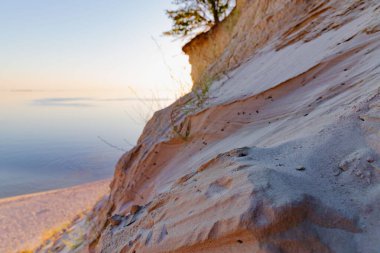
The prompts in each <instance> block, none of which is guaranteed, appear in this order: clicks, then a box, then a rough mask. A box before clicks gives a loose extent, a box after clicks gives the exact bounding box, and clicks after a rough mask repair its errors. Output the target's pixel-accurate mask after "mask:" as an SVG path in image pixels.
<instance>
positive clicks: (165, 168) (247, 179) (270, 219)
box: [41, 0, 380, 253]
mask: <svg viewBox="0 0 380 253" xmlns="http://www.w3.org/2000/svg"><path fill="white" fill-rule="evenodd" d="M184 51H185V52H187V53H188V54H189V55H190V62H191V64H192V66H193V72H192V75H193V79H194V81H195V84H196V85H195V88H194V91H193V92H192V93H190V94H188V95H187V96H185V97H183V98H181V99H180V100H178V101H176V102H175V103H174V104H173V105H171V106H170V107H168V108H166V109H164V110H161V111H159V112H157V113H155V115H154V116H153V118H152V119H151V120H150V121H149V122H148V124H147V125H146V127H145V130H144V132H143V134H142V136H141V137H140V139H139V141H138V144H137V145H136V147H135V148H134V149H133V150H131V151H130V152H129V153H127V154H125V155H124V156H123V157H122V158H121V159H120V161H119V163H118V165H117V168H116V171H115V176H114V179H113V182H112V184H111V194H110V196H109V197H108V198H107V199H105V200H103V201H102V202H100V203H99V204H98V205H97V207H96V208H95V210H94V211H93V213H92V214H91V216H90V217H89V218H88V219H89V220H90V224H91V225H89V226H88V227H87V228H86V229H88V232H87V235H86V238H85V241H83V242H81V244H80V245H78V247H76V248H75V249H72V248H71V249H69V248H68V247H67V246H65V245H62V243H60V241H59V240H58V241H57V242H56V243H55V244H54V245H50V246H49V247H50V249H55V250H54V251H60V252H73V251H78V252H87V251H90V252H130V253H132V252H135V253H136V252H155V253H156V252H241V253H243V252H257V253H259V252H260V253H263V252H271V253H272V252H273V253H274V252H345V253H347V252H368V253H372V252H378V251H379V249H380V240H378V238H380V219H379V217H380V184H379V182H380V181H379V180H380V95H379V91H380V90H379V89H380V2H379V1H377V0H361V1H358V0H330V1H322V0H273V1H261V0H260V1H259V0H241V1H238V6H237V8H236V10H235V11H234V13H233V14H232V16H231V17H230V18H228V19H227V20H225V21H224V22H223V23H221V25H220V26H218V27H215V28H214V29H212V30H211V31H209V32H208V33H205V34H202V35H200V36H199V37H197V38H195V39H194V40H193V41H191V42H190V43H189V44H187V45H186V46H185V47H184ZM77 226H79V225H77ZM73 229H75V228H73ZM44 250H46V248H45V249H41V251H44Z"/></svg>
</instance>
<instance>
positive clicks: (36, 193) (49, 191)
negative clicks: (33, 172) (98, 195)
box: [0, 178, 112, 205]
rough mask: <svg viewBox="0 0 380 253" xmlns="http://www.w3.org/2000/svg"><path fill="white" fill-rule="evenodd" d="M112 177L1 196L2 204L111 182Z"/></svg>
mask: <svg viewBox="0 0 380 253" xmlns="http://www.w3.org/2000/svg"><path fill="white" fill-rule="evenodd" d="M111 180H112V178H107V179H100V180H95V181H91V182H86V183H81V184H78V185H73V186H67V187H62V188H56V189H50V190H46V191H39V192H32V193H26V194H20V195H15V196H10V197H3V198H0V205H1V204H3V203H7V202H10V201H15V200H19V199H28V198H32V197H37V196H39V195H45V194H53V193H55V192H61V191H66V190H74V189H76V188H83V187H86V186H90V185H93V184H98V183H101V182H111Z"/></svg>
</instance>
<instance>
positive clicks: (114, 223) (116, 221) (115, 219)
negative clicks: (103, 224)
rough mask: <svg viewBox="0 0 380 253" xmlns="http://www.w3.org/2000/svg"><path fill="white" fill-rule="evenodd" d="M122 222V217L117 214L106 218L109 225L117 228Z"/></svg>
mask: <svg viewBox="0 0 380 253" xmlns="http://www.w3.org/2000/svg"><path fill="white" fill-rule="evenodd" d="M122 220H123V216H121V215H118V214H115V215H112V217H110V218H108V221H109V222H110V223H111V225H112V226H118V225H119V224H120V223H121V221H122Z"/></svg>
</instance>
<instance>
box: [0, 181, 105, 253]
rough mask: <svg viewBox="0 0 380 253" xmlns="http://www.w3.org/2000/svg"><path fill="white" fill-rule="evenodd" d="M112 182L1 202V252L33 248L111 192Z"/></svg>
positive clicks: (97, 182) (6, 199)
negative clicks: (50, 233)
mask: <svg viewBox="0 0 380 253" xmlns="http://www.w3.org/2000/svg"><path fill="white" fill-rule="evenodd" d="M110 181H111V179H103V180H99V181H94V182H90V183H84V184H80V185H76V186H72V187H66V188H61V189H54V190H48V191H44V192H37V193H30V194H25V195H18V196H13V197H6V198H2V199H0V252H4V253H8V252H9V253H13V252H18V251H20V250H27V249H32V248H34V247H36V246H38V245H39V244H40V243H42V241H43V240H44V238H43V237H44V235H45V236H46V233H49V232H52V231H53V230H56V229H58V228H59V227H62V226H63V225H64V224H67V223H70V222H71V221H72V220H74V219H75V217H77V216H78V215H80V214H82V213H84V212H86V211H88V210H89V209H90V208H92V207H93V206H94V204H95V203H96V202H97V201H98V200H100V199H101V198H102V197H103V196H105V195H106V194H108V192H109V184H110Z"/></svg>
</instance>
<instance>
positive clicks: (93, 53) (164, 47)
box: [0, 0, 191, 93]
mask: <svg viewBox="0 0 380 253" xmlns="http://www.w3.org/2000/svg"><path fill="white" fill-rule="evenodd" d="M168 8H173V5H171V0H164V1H157V0H144V1H141V0H112V1H106V0H33V1H31V0H10V1H7V0H0V91H1V90H3V91H4V90H48V91H50V90H51V91H54V90H55V91H56V90H84V91H85V90H116V91H117V90H124V89H128V90H131V89H132V90H134V91H136V92H138V93H140V92H146V91H152V90H158V91H162V90H163V91H170V92H171V91H173V92H177V90H178V89H183V88H182V87H179V86H180V83H185V84H187V85H188V86H189V85H190V82H191V81H190V80H191V79H190V74H189V73H190V66H189V64H188V59H187V56H185V55H184V54H183V53H182V51H181V46H182V45H183V44H184V43H185V42H184V41H182V40H179V39H174V38H170V37H165V36H162V32H164V31H166V30H168V29H170V26H171V23H170V20H169V19H168V18H167V17H166V15H165V9H168ZM170 73H172V75H174V79H176V80H173V77H171V74H170Z"/></svg>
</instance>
